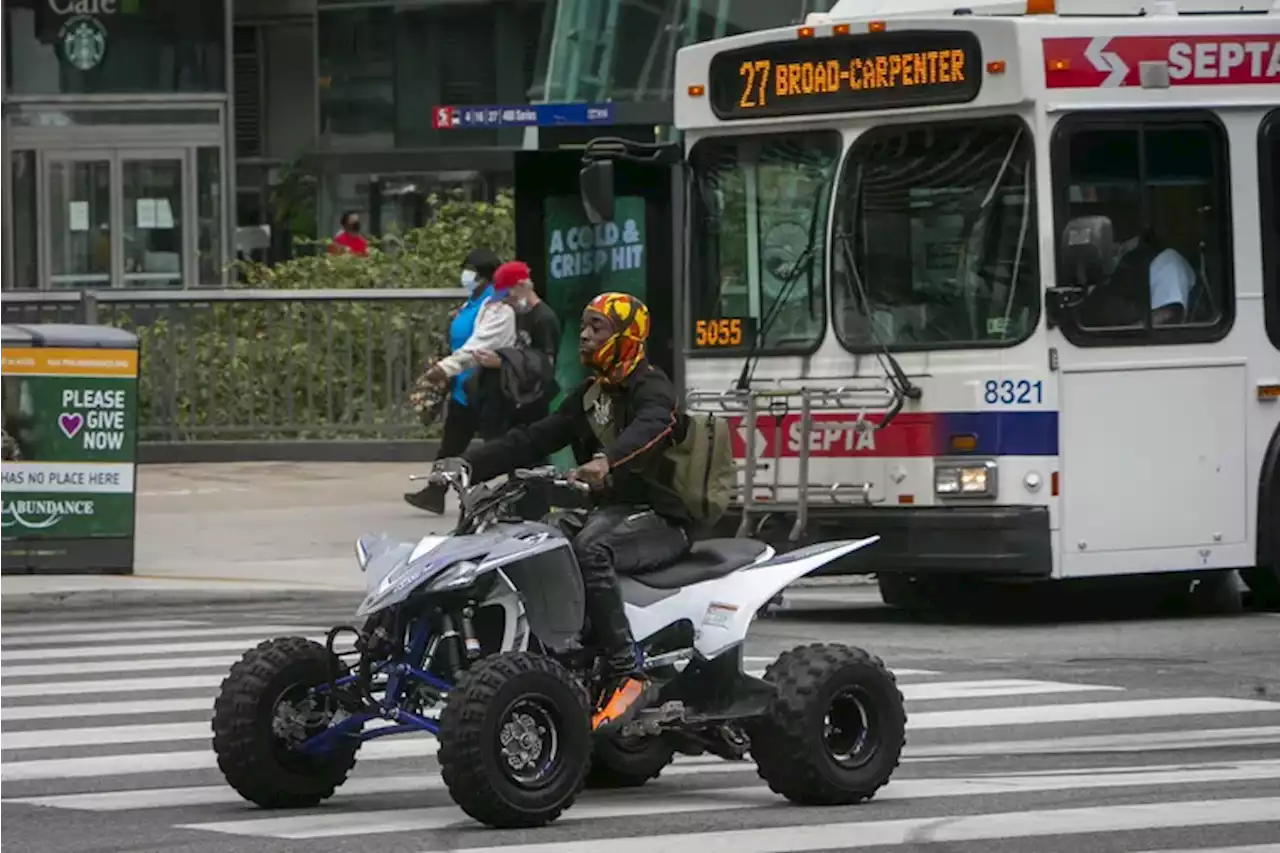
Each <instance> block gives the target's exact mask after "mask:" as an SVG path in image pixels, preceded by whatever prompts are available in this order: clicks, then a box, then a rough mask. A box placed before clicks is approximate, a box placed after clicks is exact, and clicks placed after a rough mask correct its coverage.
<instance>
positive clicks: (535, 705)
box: [497, 696, 563, 789]
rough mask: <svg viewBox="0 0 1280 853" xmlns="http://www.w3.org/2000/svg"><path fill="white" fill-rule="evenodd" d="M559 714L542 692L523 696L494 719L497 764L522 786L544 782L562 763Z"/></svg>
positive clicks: (536, 785) (533, 786) (535, 786)
mask: <svg viewBox="0 0 1280 853" xmlns="http://www.w3.org/2000/svg"><path fill="white" fill-rule="evenodd" d="M558 723H559V716H558V715H557V714H556V712H555V710H554V706H553V705H552V703H551V701H550V700H549V699H547V698H546V697H545V696H523V697H521V698H519V699H517V700H516V701H515V702H513V703H512V704H511V705H510V706H509V707H508V708H507V711H506V713H505V714H503V715H502V717H501V719H500V720H499V722H498V733H497V739H498V753H497V757H498V765H499V767H500V769H501V770H502V773H503V775H504V776H506V777H507V778H508V779H509V780H511V781H512V782H513V783H515V784H516V785H519V786H520V787H522V788H529V789H536V788H541V787H544V786H545V785H547V784H548V783H549V782H550V781H551V780H552V779H553V778H554V777H555V775H556V773H557V771H558V770H559V769H560V765H561V764H562V763H563V762H562V760H561V743H560V729H559V725H558Z"/></svg>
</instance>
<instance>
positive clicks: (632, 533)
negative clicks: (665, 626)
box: [551, 505, 689, 675]
mask: <svg viewBox="0 0 1280 853" xmlns="http://www.w3.org/2000/svg"><path fill="white" fill-rule="evenodd" d="M551 520H552V521H553V522H554V523H556V524H558V525H559V526H560V529H561V530H563V531H564V532H565V534H566V535H568V536H572V537H573V552H574V555H575V556H576V557H577V559H578V568H579V569H580V570H581V571H582V581H583V585H584V586H585V587H586V599H587V600H586V606H587V618H588V619H589V620H590V622H591V629H592V630H591V634H592V640H593V641H594V642H595V643H597V644H599V645H600V646H602V647H604V648H605V649H606V650H607V652H608V654H609V665H610V668H611V669H612V670H613V671H614V673H615V674H617V675H623V674H626V673H630V672H634V671H635V670H636V668H637V664H638V660H637V655H636V652H635V642H634V638H633V637H632V636H631V626H630V625H629V624H628V623H627V614H626V611H625V610H624V609H623V607H622V589H621V587H620V586H619V584H618V575H630V574H639V573H642V572H645V571H649V570H652V569H656V568H658V567H660V566H663V565H666V564H668V563H670V562H672V561H673V560H675V559H676V558H678V557H680V556H681V555H682V554H684V553H685V551H686V550H688V548H689V537H688V535H687V533H686V532H685V531H684V529H683V528H681V527H678V526H676V525H675V524H672V523H671V522H670V521H668V520H667V519H665V518H663V517H662V516H660V515H658V514H657V513H655V512H653V510H650V509H647V508H644V507H635V506H620V505H613V506H603V507H599V508H598V509H595V510H593V511H592V512H591V513H589V514H587V515H586V516H585V517H584V516H583V514H582V513H557V514H556V516H555V517H554V518H553V519H551Z"/></svg>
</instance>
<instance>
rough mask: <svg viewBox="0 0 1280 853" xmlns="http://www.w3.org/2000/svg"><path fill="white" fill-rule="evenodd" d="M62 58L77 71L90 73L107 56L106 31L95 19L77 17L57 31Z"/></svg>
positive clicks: (84, 16) (82, 16)
mask: <svg viewBox="0 0 1280 853" xmlns="http://www.w3.org/2000/svg"><path fill="white" fill-rule="evenodd" d="M58 44H59V45H61V47H62V58H63V60H64V61H65V62H66V63H67V64H68V65H70V66H71V67H72V68H75V69H77V70H79V71H91V70H93V69H94V68H97V67H98V64H99V63H100V62H102V57H104V56H106V54H107V30H106V28H105V27H104V26H102V24H101V23H100V22H99V21H98V19H97V18H91V17H89V16H88V15H77V16H76V17H74V18H71V19H70V20H68V21H67V22H66V23H65V24H63V25H62V29H60V30H59V31H58Z"/></svg>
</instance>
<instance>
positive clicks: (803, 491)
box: [686, 380, 903, 542]
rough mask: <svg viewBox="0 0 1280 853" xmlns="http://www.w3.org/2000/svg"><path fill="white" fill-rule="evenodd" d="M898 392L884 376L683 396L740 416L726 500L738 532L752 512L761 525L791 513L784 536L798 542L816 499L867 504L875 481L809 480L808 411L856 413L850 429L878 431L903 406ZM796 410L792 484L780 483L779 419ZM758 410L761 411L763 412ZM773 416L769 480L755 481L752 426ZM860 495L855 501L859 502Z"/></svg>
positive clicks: (701, 407) (757, 464)
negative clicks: (737, 517)
mask: <svg viewBox="0 0 1280 853" xmlns="http://www.w3.org/2000/svg"><path fill="white" fill-rule="evenodd" d="M902 402H903V396H902V394H901V393H900V392H899V391H898V389H897V388H896V386H895V385H894V384H893V383H892V382H891V381H888V380H884V381H883V382H882V383H875V382H870V381H868V382H866V383H862V384H850V385H840V386H835V387H827V388H823V387H807V386H806V387H801V388H782V387H776V388H749V389H734V390H730V391H697V390H691V391H689V392H688V394H687V395H686V404H687V407H688V411H689V412H690V413H691V414H692V413H694V412H711V413H713V414H716V415H720V416H725V415H727V416H730V417H735V416H736V417H740V418H741V419H742V420H741V425H742V429H743V438H744V440H745V442H746V458H745V459H744V460H742V462H741V463H737V464H739V466H740V469H741V471H742V478H741V483H740V484H739V482H738V481H737V478H735V483H734V486H733V489H732V491H731V496H730V501H731V503H737V504H739V505H740V506H741V509H742V520H741V521H740V522H739V524H738V532H737V535H738V536H746V535H748V529H749V528H750V525H751V519H752V514H753V513H762V514H763V517H762V518H761V519H760V525H763V524H764V523H765V521H767V520H768V517H769V515H770V514H772V513H779V512H794V513H795V516H796V518H795V523H794V524H793V525H792V527H791V533H790V535H789V537H788V538H789V540H790V541H792V542H796V541H798V540H799V539H800V538H801V536H803V535H804V532H805V529H806V528H807V526H808V524H809V506H810V503H811V501H813V500H815V499H819V498H821V499H825V500H826V501H828V502H829V504H831V505H835V504H841V503H848V504H850V505H852V504H853V503H855V502H860V503H861V504H862V505H864V506H870V505H871V504H872V503H873V501H872V500H871V488H872V486H873V485H874V484H873V483H870V482H865V483H841V482H831V483H815V482H812V480H811V478H810V473H811V472H810V466H809V462H810V455H811V451H812V447H811V442H812V439H813V414H814V413H815V412H847V413H850V414H851V415H853V416H855V417H856V420H855V426H854V428H855V429H857V430H862V431H871V430H876V429H882V428H884V427H885V426H888V424H889V423H890V421H892V420H893V419H894V417H895V416H896V415H897V414H898V412H899V411H901V409H902ZM796 408H798V409H799V411H800V433H801V436H802V438H801V443H800V448H799V450H798V452H797V455H796V462H797V465H798V469H799V470H798V472H797V476H796V482H794V483H784V482H782V466H781V464H780V462H781V459H782V452H781V451H782V441H783V420H784V418H785V417H786V416H787V415H789V414H791V413H792V412H793V411H794V410H795V409H796ZM762 410H763V412H762ZM762 413H763V414H765V415H766V416H769V417H772V419H773V432H774V442H773V447H774V454H773V456H772V457H768V458H767V459H771V460H772V462H773V465H772V467H773V477H772V480H773V482H772V483H765V484H763V485H762V484H760V483H758V482H757V478H756V475H757V472H758V471H760V470H768V468H769V465H768V464H767V461H766V459H760V460H757V458H756V447H757V440H758V439H757V430H756V425H757V423H758V422H759V418H760V416H761V414H762ZM870 413H874V414H881V413H883V417H882V418H881V419H880V420H879V422H875V421H870V420H867V415H868V414H870ZM736 462H737V460H735V463H736ZM757 489H767V490H768V491H769V493H770V499H768V500H763V501H762V500H757V499H756V490H757ZM787 489H794V490H795V500H793V501H791V500H783V499H782V498H781V497H780V493H781V492H782V491H783V490H787ZM859 499H860V501H859Z"/></svg>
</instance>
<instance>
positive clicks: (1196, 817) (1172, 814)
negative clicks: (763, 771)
mask: <svg viewBox="0 0 1280 853" xmlns="http://www.w3.org/2000/svg"><path fill="white" fill-rule="evenodd" d="M1278 814H1280V797H1257V798H1252V799H1240V800H1200V801H1190V802H1172V803H1137V804H1131V805H1114V806H1096V807H1087V808H1067V809H1031V810H1027V811H1017V812H998V813H987V814H976V815H949V816H946V817H939V816H936V815H934V816H930V817H922V818H905V819H900V820H875V821H869V820H861V821H852V822H846V823H827V824H815V823H812V822H810V823H802V824H795V825H789V826H775V827H764V828H755V829H737V830H728V831H724V832H717V833H715V834H711V833H681V834H671V835H651V836H647V837H631V838H609V839H608V841H607V842H602V841H601V839H599V838H593V839H585V840H580V841H567V840H563V841H554V842H550V843H545V844H504V845H501V846H498V847H468V848H466V853H599V850H600V849H601V848H602V847H607V848H608V849H609V852H610V853H652V851H654V850H681V849H697V850H699V851H702V853H801V851H816V850H850V849H855V848H864V847H878V846H881V845H884V846H889V845H895V844H908V843H910V844H914V845H921V844H924V843H926V842H928V843H932V844H938V843H946V842H962V841H989V840H994V839H1013V838H1044V837H1046V836H1057V835H1064V836H1071V835H1087V834H1093V833H1111V832H1132V831H1137V830H1151V829H1181V828H1186V827H1193V826H1203V827H1208V826H1227V825H1232V824H1250V823H1268V822H1271V821H1274V820H1275V819H1276V815H1278ZM795 816H796V817H797V818H800V819H802V820H809V821H812V819H813V812H812V811H810V810H805V811H803V812H800V811H797V812H796V813H795ZM431 853H435V851H431ZM439 853H444V851H440V852H439Z"/></svg>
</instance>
